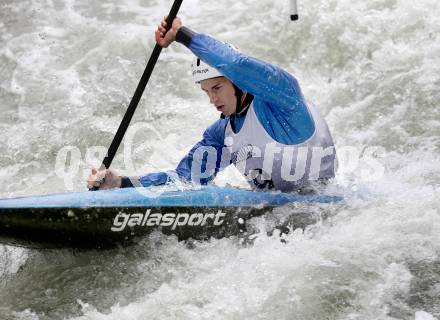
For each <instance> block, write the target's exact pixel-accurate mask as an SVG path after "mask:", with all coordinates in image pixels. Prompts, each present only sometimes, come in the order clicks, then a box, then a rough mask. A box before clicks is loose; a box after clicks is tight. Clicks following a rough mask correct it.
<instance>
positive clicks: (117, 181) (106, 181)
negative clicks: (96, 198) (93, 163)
mask: <svg viewBox="0 0 440 320" xmlns="http://www.w3.org/2000/svg"><path fill="white" fill-rule="evenodd" d="M121 181H122V178H121V177H120V176H118V175H117V174H116V173H115V172H114V171H112V170H110V169H104V170H97V169H95V168H93V169H92V173H91V174H90V175H89V177H88V178H87V188H88V189H92V188H93V187H98V188H99V189H100V190H104V189H114V188H120V187H121Z"/></svg>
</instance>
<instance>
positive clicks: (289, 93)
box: [87, 18, 336, 191]
mask: <svg viewBox="0 0 440 320" xmlns="http://www.w3.org/2000/svg"><path fill="white" fill-rule="evenodd" d="M165 19H166V18H164V20H162V21H161V23H160V24H159V26H158V28H157V30H156V32H155V37H156V41H157V43H158V44H159V45H160V46H162V47H163V48H166V47H168V46H169V45H170V44H171V43H173V42H174V41H177V42H179V43H181V44H183V45H185V46H186V47H187V48H189V49H190V50H191V51H192V52H193V53H194V55H195V56H196V57H195V60H194V62H193V64H192V73H193V77H194V81H195V82H196V83H198V84H200V87H201V89H202V90H203V91H204V92H206V94H207V95H208V97H209V99H210V102H211V104H213V105H214V106H215V107H216V109H217V110H218V111H219V112H221V117H220V119H218V120H217V121H215V122H214V123H213V124H212V125H211V126H210V127H209V128H208V129H206V131H205V132H204V134H203V139H202V140H201V141H199V142H198V143H197V144H196V145H195V146H194V147H193V148H192V149H191V150H190V151H189V153H188V154H187V155H186V156H185V157H184V158H183V159H182V160H181V161H180V163H179V165H178V166H177V168H176V169H175V170H173V171H167V172H157V173H147V174H145V175H142V176H140V177H130V178H129V177H122V176H118V175H117V174H116V173H115V172H114V171H112V170H101V171H99V172H98V171H97V170H96V169H93V170H92V173H91V175H90V176H89V178H88V180H87V185H88V187H89V188H90V187H92V186H97V187H100V189H109V188H118V187H122V188H125V187H137V186H145V187H148V186H155V185H163V184H167V183H173V182H175V181H176V180H181V181H188V182H192V183H196V184H202V185H205V184H208V183H209V182H210V181H212V180H213V179H214V178H215V176H216V174H217V173H218V172H219V171H220V170H222V169H224V168H225V167H227V166H228V165H230V164H234V165H235V166H236V167H237V168H238V169H239V171H240V172H241V173H242V174H243V175H244V176H245V178H246V179H247V181H248V182H249V183H250V185H251V186H252V187H253V188H254V189H262V190H268V189H272V190H281V191H298V190H299V189H301V188H304V187H305V186H309V185H311V184H313V183H314V182H316V181H319V182H320V181H327V180H328V179H330V178H332V177H334V175H335V169H336V151H335V148H334V144H333V139H332V137H331V134H330V131H329V129H328V126H327V123H326V122H325V120H324V118H323V117H322V116H321V115H320V113H319V111H318V110H317V108H316V107H315V106H313V105H311V104H309V103H307V102H306V100H305V99H304V97H303V95H302V92H301V89H300V87H299V84H298V81H297V80H296V79H295V77H294V76H292V75H291V74H289V73H288V72H286V71H284V70H282V69H280V68H279V67H276V66H274V65H272V64H269V63H266V62H263V61H261V60H258V59H255V58H252V57H250V56H247V55H245V54H243V53H241V52H239V51H237V50H236V49H234V48H233V47H232V46H230V45H228V44H226V43H224V42H221V41H218V40H216V39H214V38H212V37H211V36H208V35H205V34H200V33H196V32H194V31H192V30H191V29H189V28H187V27H185V26H183V25H182V22H181V20H180V19H179V18H176V19H175V20H174V21H173V24H172V27H171V28H170V30H169V31H168V32H166V29H165V27H166V20H165Z"/></svg>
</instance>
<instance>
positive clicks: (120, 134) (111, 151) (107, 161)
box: [90, 0, 183, 191]
mask: <svg viewBox="0 0 440 320" xmlns="http://www.w3.org/2000/svg"><path fill="white" fill-rule="evenodd" d="M182 1H183V0H175V1H174V3H173V6H172V7H171V10H170V13H169V14H168V19H167V27H166V30H167V31H168V30H169V29H170V27H171V26H172V22H173V21H174V18H175V17H176V16H177V12H179V9H180V5H181V4H182ZM161 51H162V47H161V46H160V45H158V44H157V43H156V46H155V47H154V49H153V53H152V54H151V56H150V60H148V63H147V66H146V67H145V70H144V73H143V74H142V77H141V80H140V81H139V84H138V86H137V88H136V91H135V92H134V95H133V98H131V101H130V104H129V105H128V108H127V111H126V112H125V115H124V118H123V119H122V121H121V124H120V125H119V128H118V131H116V134H115V137H114V138H113V141H112V143H111V144H110V147H109V148H108V151H107V155H106V156H105V157H104V160H103V161H102V164H101V166H100V167H99V170H103V169H108V168H110V165H111V163H112V161H113V158H114V157H115V155H116V152H117V151H118V148H119V145H120V144H121V141H122V139H123V138H124V135H125V132H126V131H127V128H128V126H129V125H130V121H131V118H132V117H133V115H134V112H135V111H136V108H137V106H138V104H139V101H140V100H141V97H142V94H143V93H144V90H145V87H146V86H147V83H148V80H150V76H151V74H152V73H153V69H154V67H155V65H156V62H157V59H158V58H159V55H160V53H161ZM98 189H99V188H98V187H93V188H91V189H90V190H91V191H96V190H98Z"/></svg>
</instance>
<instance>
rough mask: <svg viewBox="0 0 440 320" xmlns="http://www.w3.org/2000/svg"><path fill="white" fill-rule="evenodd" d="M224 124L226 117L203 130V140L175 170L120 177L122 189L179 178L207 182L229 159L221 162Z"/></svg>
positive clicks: (165, 182) (201, 182)
mask: <svg viewBox="0 0 440 320" xmlns="http://www.w3.org/2000/svg"><path fill="white" fill-rule="evenodd" d="M226 124H227V120H226V119H219V120H218V121H216V122H215V123H214V124H213V125H211V126H210V127H209V128H208V129H206V131H205V132H204V134H203V139H202V140H201V141H199V142H198V143H196V145H194V147H192V148H191V150H190V151H189V152H188V154H187V155H186V156H185V157H184V158H183V159H182V160H181V161H180V163H179V165H178V166H177V168H176V170H174V171H166V172H154V173H147V174H145V175H142V176H140V177H139V178H129V177H122V183H121V188H127V187H135V186H143V187H150V186H157V185H163V184H167V183H170V182H173V181H176V180H178V179H179V180H183V181H188V182H189V181H191V182H194V183H196V184H201V185H206V184H208V183H209V182H210V181H212V180H213V179H214V178H215V176H216V175H217V173H218V172H219V171H220V170H222V169H224V167H226V166H228V165H229V164H230V161H223V162H222V155H223V143H224V137H225V127H226Z"/></svg>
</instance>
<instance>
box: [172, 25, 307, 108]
mask: <svg viewBox="0 0 440 320" xmlns="http://www.w3.org/2000/svg"><path fill="white" fill-rule="evenodd" d="M176 41H178V42H180V43H182V44H184V45H185V46H187V47H188V48H189V49H190V50H191V51H192V52H193V53H194V54H195V55H196V56H198V57H199V58H200V59H201V60H203V61H205V62H206V63H208V64H209V65H210V66H212V67H214V68H216V69H217V70H218V71H220V72H221V73H222V74H223V75H225V76H226V77H227V78H228V79H229V80H231V81H232V82H233V83H235V84H236V85H237V86H238V87H240V88H241V89H242V90H244V91H247V92H250V93H251V94H253V95H254V96H256V97H259V98H260V99H261V100H264V101H266V102H269V103H272V104H274V105H277V106H278V107H281V108H286V109H287V110H288V111H294V110H295V109H298V108H301V107H303V106H304V98H303V95H302V93H301V89H300V87H299V85H298V81H297V80H296V79H295V77H294V76H293V75H291V74H290V73H288V72H286V71H284V70H282V69H281V68H279V67H277V66H274V65H272V64H270V63H267V62H264V61H261V60H258V59H256V58H253V57H250V56H248V55H245V54H243V53H241V52H239V51H236V50H235V49H233V48H232V47H230V46H229V45H228V44H226V43H224V42H221V41H218V40H216V39H214V38H212V37H210V36H208V35H204V34H197V33H194V32H193V31H191V30H190V29H188V28H186V27H180V28H179V30H178V32H177V34H176Z"/></svg>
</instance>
